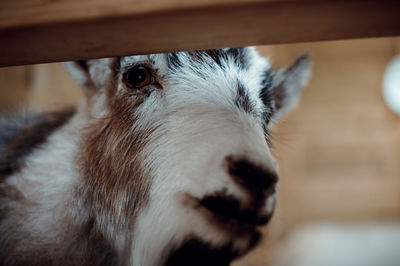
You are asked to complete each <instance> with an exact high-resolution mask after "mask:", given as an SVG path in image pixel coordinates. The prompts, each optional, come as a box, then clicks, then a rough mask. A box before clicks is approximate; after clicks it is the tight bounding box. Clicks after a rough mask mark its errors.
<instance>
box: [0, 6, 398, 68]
mask: <svg viewBox="0 0 400 266" xmlns="http://www.w3.org/2000/svg"><path fill="white" fill-rule="evenodd" d="M399 14H400V1H398V0H393V1H392V0H373V1H372V0H365V1H364V0H347V1H341V0H337V1H328V0H311V1H310V0H195V1H192V0H164V1H161V0H146V1H143V0H113V1H109V0H58V1H43V0H2V1H0V51H1V52H0V66H9V65H21V64H32V63H44V62H57V61H66V60H76V59H89V58H99V57H109V56H120V55H133V54H144V53H157V52H166V51H177V50H194V49H207V48H218V47H238V46H245V45H262V44H277V43H289V42H305V41H322V40H336V39H347V38H365V37H383V36H398V35H400V19H399Z"/></svg>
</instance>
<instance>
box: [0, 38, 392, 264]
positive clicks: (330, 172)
mask: <svg viewBox="0 0 400 266" xmlns="http://www.w3.org/2000/svg"><path fill="white" fill-rule="evenodd" d="M260 51H261V52H262V53H263V54H265V55H270V56H271V58H272V61H273V64H274V65H275V66H283V65H285V64H287V63H289V62H290V61H291V60H293V59H294V58H295V57H296V56H297V55H298V54H300V53H302V52H304V51H309V52H311V55H312V59H313V75H312V79H311V82H310V85H309V86H308V87H307V88H306V89H305V91H304V94H303V97H302V99H301V101H300V106H299V108H298V109H297V110H296V111H295V112H293V113H292V114H291V115H289V116H288V117H287V118H286V119H284V121H283V122H282V123H280V124H279V126H278V127H277V128H276V130H275V133H274V135H273V136H274V137H273V138H274V139H273V142H274V146H275V150H276V154H277V158H278V161H279V164H280V172H281V185H280V196H279V200H278V207H277V212H276V215H275V217H274V218H273V220H272V224H271V225H270V226H269V227H267V228H265V229H264V231H265V232H266V233H267V236H266V239H265V241H264V242H263V244H262V245H261V246H260V247H258V248H257V249H256V250H255V251H254V252H253V253H252V254H250V255H249V256H247V257H245V258H244V259H242V260H241V261H238V262H237V263H235V265H236V266H239V265H241V266H261V265H267V263H268V262H269V261H270V260H271V259H272V258H273V256H274V254H275V251H276V250H277V249H278V248H279V243H280V241H281V240H282V239H284V238H285V236H287V235H288V234H290V232H291V231H292V230H293V229H295V228H297V227H299V226H301V225H305V224H308V223H312V222H318V221H331V222H346V221H368V220H393V219H394V220H400V117H398V116H396V115H394V114H393V113H391V111H390V110H389V109H388V108H387V107H386V106H385V104H384V102H383V100H382V96H381V81H382V75H383V71H384V69H385V67H386V64H387V63H388V62H389V60H390V59H391V58H392V57H393V56H394V55H396V54H397V53H400V39H394V38H384V39H368V40H353V41H335V42H321V43H305V44H291V45H277V46H266V47H260ZM0 83H1V84H2V85H1V86H2V89H1V91H0V93H1V94H0V110H1V111H3V112H4V111H6V110H10V109H15V108H17V107H25V108H26V107H28V108H33V109H39V110H52V109H57V108H61V107H63V106H65V105H68V104H73V103H74V102H76V101H78V100H79V99H80V98H81V97H82V95H81V93H80V91H79V89H78V88H77V86H76V85H75V84H74V83H73V82H72V81H71V79H70V78H69V77H68V75H67V73H66V72H65V71H64V70H63V69H62V67H61V66H60V65H58V64H46V65H34V66H27V67H13V68H3V69H0Z"/></svg>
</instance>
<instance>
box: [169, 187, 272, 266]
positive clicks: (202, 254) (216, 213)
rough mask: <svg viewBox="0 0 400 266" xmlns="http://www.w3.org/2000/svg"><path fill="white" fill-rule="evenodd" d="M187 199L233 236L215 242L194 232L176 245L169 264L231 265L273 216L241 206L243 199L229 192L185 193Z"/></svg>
mask: <svg viewBox="0 0 400 266" xmlns="http://www.w3.org/2000/svg"><path fill="white" fill-rule="evenodd" d="M183 203H184V204H185V205H186V206H190V207H191V208H194V209H195V210H196V211H198V212H199V213H200V214H201V215H202V216H203V217H204V218H205V219H206V220H207V221H208V222H209V223H210V224H211V225H213V226H215V227H216V228H217V229H218V230H220V231H222V232H225V233H227V234H228V235H230V238H231V240H230V241H229V242H228V243H227V244H224V245H215V244H211V243H209V242H207V241H205V240H202V237H201V236H199V237H194V236H193V235H190V236H188V237H186V239H185V240H183V241H182V242H181V244H180V245H178V246H177V247H175V248H172V251H171V252H169V255H168V258H167V260H166V263H165V265H166V266H180V265H193V266H197V265H199V266H200V265H202V266H203V265H210V266H214V265H215V266H217V265H218V266H228V265H230V263H231V261H232V260H234V259H237V258H238V257H241V256H243V255H245V254H247V253H248V252H249V251H250V250H252V249H253V248H254V247H255V246H256V245H257V244H258V243H259V241H260V239H261V234H260V232H259V231H258V226H261V225H263V224H265V223H267V222H268V221H269V219H270V218H271V217H270V216H268V217H259V216H257V215H256V212H253V211H248V210H246V209H243V208H241V206H240V203H239V201H238V200H237V199H236V198H235V197H234V196H227V195H226V193H214V194H212V195H208V196H205V197H203V198H202V199H198V198H196V197H193V196H191V195H189V194H185V197H184V200H183ZM239 243H240V244H239Z"/></svg>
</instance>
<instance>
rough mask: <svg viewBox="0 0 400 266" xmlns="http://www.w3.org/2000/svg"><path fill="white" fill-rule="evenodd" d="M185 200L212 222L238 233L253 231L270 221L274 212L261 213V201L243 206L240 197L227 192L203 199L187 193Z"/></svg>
mask: <svg viewBox="0 0 400 266" xmlns="http://www.w3.org/2000/svg"><path fill="white" fill-rule="evenodd" d="M184 202H185V204H188V205H191V206H192V207H193V208H195V209H196V210H197V211H199V212H200V213H201V214H202V215H203V217H205V218H206V219H207V220H208V221H210V223H212V224H214V225H216V226H219V227H221V228H222V229H223V230H229V231H230V232H231V233H233V234H236V235H238V234H243V233H246V232H250V233H251V232H252V231H254V230H255V228H256V227H258V226H262V225H265V224H266V223H268V222H269V221H270V219H271V217H272V214H273V212H269V213H266V214H260V211H259V209H260V207H261V205H262V204H261V202H255V203H254V202H253V204H251V206H253V207H252V208H249V207H247V208H243V207H242V206H241V204H240V201H239V200H238V199H236V198H235V197H234V196H230V195H227V194H226V193H225V192H217V193H214V194H211V195H207V196H205V197H203V198H202V199H198V198H195V197H193V196H191V195H188V194H186V195H185V200H184Z"/></svg>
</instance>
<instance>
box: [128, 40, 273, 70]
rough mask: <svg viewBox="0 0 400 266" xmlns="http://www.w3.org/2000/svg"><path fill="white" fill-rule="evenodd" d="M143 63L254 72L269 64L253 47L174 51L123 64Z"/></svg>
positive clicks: (131, 58) (158, 67) (164, 67)
mask: <svg viewBox="0 0 400 266" xmlns="http://www.w3.org/2000/svg"><path fill="white" fill-rule="evenodd" d="M140 63H145V64H148V65H151V66H152V67H153V68H155V69H156V70H157V71H158V72H162V74H167V73H168V72H176V71H179V70H183V69H184V70H192V71H194V72H198V73H200V72H201V70H204V69H207V68H208V69H210V68H211V69H219V70H222V71H225V72H229V71H232V69H237V70H238V71H242V72H249V73H248V74H250V75H251V74H257V73H254V72H258V71H257V70H259V71H260V70H265V69H266V68H269V64H268V62H267V60H266V59H264V58H262V57H260V56H259V55H258V53H257V51H256V50H255V49H254V48H253V47H245V48H223V49H212V50H203V51H189V52H171V53H165V54H149V55H138V56H125V57H122V58H121V66H122V67H123V68H126V67H129V66H131V65H135V64H140ZM199 70H200V71H199Z"/></svg>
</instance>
